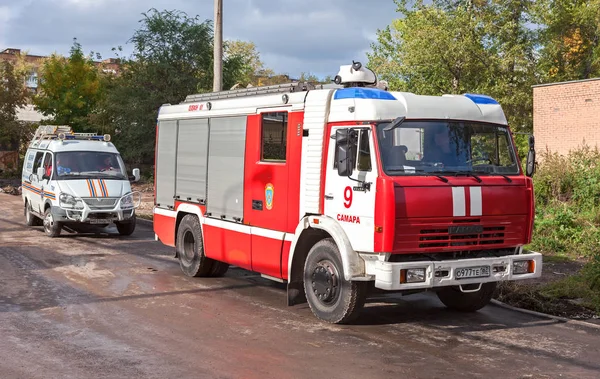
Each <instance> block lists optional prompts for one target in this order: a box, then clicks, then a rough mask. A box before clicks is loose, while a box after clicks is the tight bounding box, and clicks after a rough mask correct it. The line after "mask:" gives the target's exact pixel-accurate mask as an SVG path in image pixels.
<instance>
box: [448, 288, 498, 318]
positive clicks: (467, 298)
mask: <svg viewBox="0 0 600 379" xmlns="http://www.w3.org/2000/svg"><path fill="white" fill-rule="evenodd" d="M495 290H496V282H491V283H483V284H482V285H481V289H479V291H477V292H466V293H465V292H461V291H460V288H459V287H455V286H452V287H443V288H441V289H440V290H438V291H437V296H438V298H439V299H440V301H441V302H442V303H443V304H444V305H445V306H446V307H448V308H450V309H454V310H456V311H460V312H476V311H478V310H480V309H481V308H483V307H485V306H486V305H487V304H488V303H489V302H490V300H492V296H493V295H494V291H495Z"/></svg>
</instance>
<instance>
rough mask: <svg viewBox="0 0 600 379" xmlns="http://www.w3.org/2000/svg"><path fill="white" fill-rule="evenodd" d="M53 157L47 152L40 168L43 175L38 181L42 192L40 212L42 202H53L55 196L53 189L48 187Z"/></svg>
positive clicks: (51, 173) (52, 168)
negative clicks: (42, 170)
mask: <svg viewBox="0 0 600 379" xmlns="http://www.w3.org/2000/svg"><path fill="white" fill-rule="evenodd" d="M53 162H54V156H53V154H52V153H51V152H49V151H47V152H46V155H44V163H43V164H42V167H43V168H44V175H43V176H42V178H41V181H40V189H41V190H42V207H41V208H42V209H41V210H42V211H43V210H44V209H43V208H44V207H43V202H44V201H45V200H46V199H50V200H54V199H55V198H56V195H55V194H54V188H53V187H51V186H50V181H51V180H52V176H53V171H54V164H53Z"/></svg>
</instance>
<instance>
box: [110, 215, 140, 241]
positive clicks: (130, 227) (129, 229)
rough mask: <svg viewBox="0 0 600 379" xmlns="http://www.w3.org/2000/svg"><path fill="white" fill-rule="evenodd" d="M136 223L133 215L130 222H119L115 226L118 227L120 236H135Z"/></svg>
mask: <svg viewBox="0 0 600 379" xmlns="http://www.w3.org/2000/svg"><path fill="white" fill-rule="evenodd" d="M135 221H136V218H135V215H133V216H132V217H131V219H130V220H127V221H117V222H116V223H115V224H116V226H117V230H118V231H119V234H120V235H122V236H129V235H131V234H133V231H134V230H135Z"/></svg>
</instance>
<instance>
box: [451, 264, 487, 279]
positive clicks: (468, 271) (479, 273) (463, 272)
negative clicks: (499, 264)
mask: <svg viewBox="0 0 600 379" xmlns="http://www.w3.org/2000/svg"><path fill="white" fill-rule="evenodd" d="M454 276H455V277H456V279H467V278H484V277H487V276H490V266H478V267H463V268H457V269H455V270H454Z"/></svg>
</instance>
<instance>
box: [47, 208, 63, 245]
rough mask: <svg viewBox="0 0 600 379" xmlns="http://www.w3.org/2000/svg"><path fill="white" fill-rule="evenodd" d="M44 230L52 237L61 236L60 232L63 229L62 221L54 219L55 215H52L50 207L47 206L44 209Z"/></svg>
mask: <svg viewBox="0 0 600 379" xmlns="http://www.w3.org/2000/svg"><path fill="white" fill-rule="evenodd" d="M43 225H44V232H46V235H47V236H48V237H50V238H54V237H58V236H60V232H61V230H62V223H61V222H59V221H54V217H53V216H52V211H51V210H50V207H48V208H46V210H45V211H44V223H43Z"/></svg>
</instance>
